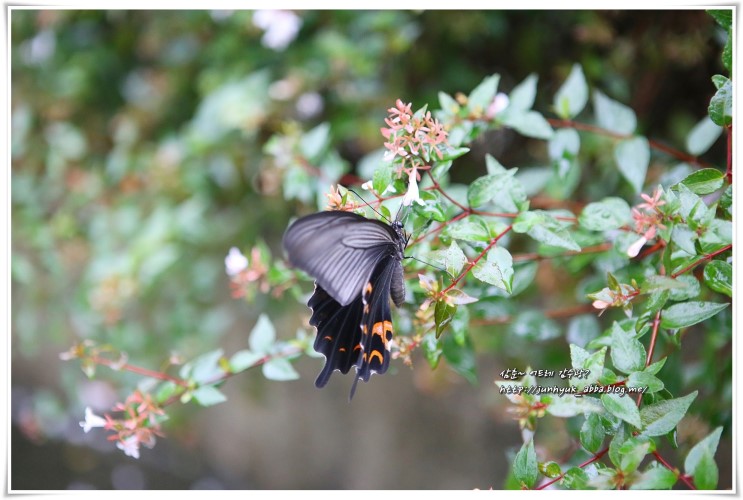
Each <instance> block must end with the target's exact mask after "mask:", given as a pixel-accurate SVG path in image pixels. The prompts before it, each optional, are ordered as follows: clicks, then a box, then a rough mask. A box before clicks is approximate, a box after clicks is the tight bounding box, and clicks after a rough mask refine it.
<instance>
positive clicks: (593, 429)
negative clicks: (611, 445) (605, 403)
mask: <svg viewBox="0 0 743 500" xmlns="http://www.w3.org/2000/svg"><path fill="white" fill-rule="evenodd" d="M605 435H606V432H605V431H604V426H603V425H602V424H601V418H599V416H598V415H597V414H595V413H590V414H589V415H588V417H587V418H586V420H585V421H584V422H583V426H582V427H581V428H580V444H581V446H583V448H585V449H586V451H588V452H589V453H596V452H598V451H599V448H601V444H602V443H603V442H604V436H605Z"/></svg>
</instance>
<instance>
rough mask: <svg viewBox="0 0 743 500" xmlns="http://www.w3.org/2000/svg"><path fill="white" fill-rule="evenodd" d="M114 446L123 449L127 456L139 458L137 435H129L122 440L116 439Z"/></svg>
mask: <svg viewBox="0 0 743 500" xmlns="http://www.w3.org/2000/svg"><path fill="white" fill-rule="evenodd" d="M116 447H117V448H118V449H120V450H121V451H123V452H124V455H126V456H127V457H133V458H139V439H138V438H137V436H129V437H128V438H126V439H124V440H123V441H118V442H117V443H116Z"/></svg>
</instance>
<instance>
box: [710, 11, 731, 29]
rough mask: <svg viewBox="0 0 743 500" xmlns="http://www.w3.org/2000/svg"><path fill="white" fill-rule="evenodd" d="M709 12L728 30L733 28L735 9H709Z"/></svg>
mask: <svg viewBox="0 0 743 500" xmlns="http://www.w3.org/2000/svg"><path fill="white" fill-rule="evenodd" d="M707 14H709V15H710V16H712V17H713V18H714V20H715V21H717V23H718V24H719V25H720V26H722V27H723V28H725V29H726V30H730V29H732V27H733V11H732V10H731V9H707Z"/></svg>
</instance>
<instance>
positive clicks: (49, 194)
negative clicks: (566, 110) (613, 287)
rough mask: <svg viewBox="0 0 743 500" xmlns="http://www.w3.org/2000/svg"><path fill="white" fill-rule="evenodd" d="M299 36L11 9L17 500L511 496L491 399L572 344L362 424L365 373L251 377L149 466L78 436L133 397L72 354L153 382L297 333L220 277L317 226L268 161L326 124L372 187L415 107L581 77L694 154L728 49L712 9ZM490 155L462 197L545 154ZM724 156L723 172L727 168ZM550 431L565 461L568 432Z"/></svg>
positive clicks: (189, 412) (448, 376)
mask: <svg viewBox="0 0 743 500" xmlns="http://www.w3.org/2000/svg"><path fill="white" fill-rule="evenodd" d="M262 15H265V13H263V14H262ZM295 15H296V17H294V18H292V17H291V16H289V17H286V16H284V17H276V16H275V15H274V17H273V18H272V17H270V15H269V16H268V17H267V19H268V21H267V23H268V24H271V23H273V24H272V25H271V26H270V27H268V28H267V27H266V26H268V24H261V19H262V18H261V17H260V16H254V13H253V12H249V11H245V12H240V11H235V12H232V11H186V12H179V11H75V10H43V11H38V10H13V11H12V12H11V15H10V31H11V52H10V55H11V71H12V75H11V84H12V124H11V125H12V130H11V140H12V152H11V155H12V205H11V206H12V263H11V264H12V344H11V356H12V373H11V407H12V408H11V416H12V428H11V445H12V448H11V456H10V460H11V466H12V473H11V475H10V480H11V487H12V488H13V489H68V488H101V489H110V488H151V489H160V488H172V489H193V488H207V489H220V488H228V489H252V488H272V489H275V488H282V489H294V488H370V489H377V488H403V489H407V488H415V489H429V488H449V489H453V488H456V489H472V488H490V487H493V488H496V489H497V488H502V487H503V485H504V481H505V477H506V475H507V472H508V462H509V461H510V460H511V459H512V456H513V453H514V451H515V450H516V449H517V447H518V446H519V445H520V442H521V439H520V436H519V432H518V426H517V423H516V422H515V421H513V420H512V419H511V417H510V416H509V415H508V414H507V413H506V412H505V408H506V406H507V405H506V401H505V398H503V397H502V396H499V395H498V394H497V389H496V387H495V385H494V384H493V383H492V381H493V380H494V379H495V378H496V376H497V373H499V372H500V371H501V370H502V369H504V368H507V367H513V366H514V364H513V363H514V360H523V359H527V360H528V361H527V362H528V363H530V364H531V365H532V366H534V367H542V366H544V364H546V363H547V361H546V360H547V359H548V356H549V353H550V352H552V351H558V350H559V351H562V356H563V357H564V356H565V353H564V351H565V350H566V348H567V347H566V343H565V342H564V341H562V342H554V341H553V342H551V343H550V342H547V343H543V344H538V345H530V344H523V343H521V344H517V347H515V348H514V349H513V350H511V351H508V350H506V351H505V352H502V353H501V352H499V353H493V352H488V353H486V354H485V355H483V356H482V357H481V358H480V360H479V364H478V372H479V380H480V382H479V384H478V385H477V386H472V385H470V384H469V383H467V382H466V381H465V380H464V379H462V378H461V377H459V376H457V375H455V374H454V373H453V372H451V371H450V370H447V368H446V367H445V366H442V367H439V369H438V370H436V371H434V372H431V370H430V369H429V368H428V366H427V365H426V364H425V362H424V361H423V360H422V359H420V358H417V359H416V364H415V370H410V369H408V368H407V367H405V366H403V365H402V364H401V363H399V364H397V365H394V363H393V367H392V369H391V370H390V372H389V373H388V374H387V375H385V376H383V377H382V376H378V377H374V378H373V380H372V381H371V383H369V384H365V385H364V384H362V385H363V387H360V388H359V389H360V390H359V393H358V394H357V396H356V398H355V400H354V401H353V403H352V404H348V401H347V394H348V388H349V387H348V386H349V383H350V378H349V377H346V378H343V377H339V376H336V377H334V378H333V380H332V381H331V383H330V385H329V386H328V387H327V388H326V389H324V390H322V391H320V390H316V389H315V388H314V387H313V385H312V380H313V379H314V377H315V375H316V373H317V372H318V371H319V369H320V367H321V365H322V361H321V360H318V359H309V358H306V359H301V360H300V361H299V362H298V363H297V369H298V370H299V372H300V373H301V376H302V377H301V378H300V379H299V380H297V381H292V382H272V381H267V380H265V379H263V377H262V376H261V375H260V373H259V372H247V373H245V374H243V375H241V376H240V377H236V378H234V379H232V380H230V381H229V382H228V383H227V385H226V386H225V393H226V394H227V395H228V396H229V401H228V402H226V403H224V404H221V405H218V406H215V407H211V408H198V407H196V406H187V407H178V408H171V409H170V417H171V418H170V420H169V421H168V422H167V423H166V424H165V426H164V429H165V432H166V433H167V437H166V438H165V439H161V440H159V441H158V444H157V446H156V447H155V448H154V449H153V450H147V449H145V450H143V451H142V457H141V458H140V459H139V460H138V461H136V460H133V459H131V458H129V457H125V456H124V455H123V454H122V453H121V452H119V451H118V450H116V449H115V448H114V446H113V444H111V443H109V442H106V440H105V437H104V435H103V432H100V431H99V432H96V431H93V432H91V433H90V434H83V433H82V431H81V429H80V427H79V426H78V421H80V420H82V418H83V410H84V408H85V407H86V406H92V407H93V408H94V409H96V410H97V411H99V412H102V411H104V410H105V409H106V408H108V407H110V406H111V405H112V404H113V403H115V402H116V401H118V400H121V399H122V398H123V396H124V395H125V394H126V393H127V392H128V391H129V390H131V388H132V387H133V385H134V384H136V383H137V381H138V378H137V377H133V376H131V375H127V374H124V373H115V372H111V371H109V370H107V369H105V368H102V369H100V371H99V377H98V378H97V379H95V380H88V379H86V378H85V377H84V375H83V374H82V372H81V371H80V369H79V365H78V364H77V363H75V362H62V361H60V360H59V356H58V355H59V353H60V352H62V351H65V350H67V349H68V348H69V347H70V346H71V345H72V344H74V343H76V342H79V341H80V340H81V339H86V338H90V339H94V340H95V341H96V342H99V343H110V344H112V345H114V346H116V348H118V349H120V350H123V351H126V352H127V353H128V355H129V361H130V362H132V363H133V364H137V365H140V366H146V367H150V368H153V369H157V367H158V366H160V364H161V363H163V362H164V361H166V360H167V359H168V357H169V356H170V355H171V354H172V353H177V354H178V355H180V356H183V357H185V358H187V359H188V358H190V357H193V356H197V355H199V354H201V353H204V352H207V351H210V350H213V349H215V348H218V347H222V348H224V349H225V351H226V352H227V353H232V352H235V351H237V350H239V349H242V348H244V347H245V345H246V342H247V335H248V333H249V332H250V330H251V328H252V326H253V325H254V323H255V321H256V319H257V317H258V315H259V314H260V313H266V314H268V316H269V317H270V318H271V319H272V320H273V321H274V323H275V325H276V327H277V330H278V332H279V336H280V337H282V338H291V337H293V336H294V332H295V331H296V329H297V328H298V327H300V326H301V325H302V324H303V321H306V318H307V311H306V309H305V308H304V307H303V306H302V305H301V304H297V303H296V302H295V301H293V300H290V299H289V298H288V297H287V298H286V299H285V300H280V299H274V298H271V297H270V296H267V295H263V294H257V295H256V296H255V297H253V298H252V300H250V301H249V302H246V301H240V300H234V299H233V298H231V296H230V289H229V279H228V278H227V276H226V275H225V272H224V257H225V255H226V254H227V251H228V250H229V248H230V247H231V246H237V247H240V248H241V249H243V251H244V252H247V249H248V248H249V247H250V246H252V245H253V244H254V243H255V242H256V241H257V240H258V239H259V238H260V239H263V240H265V241H266V242H267V243H268V245H269V247H270V248H272V249H273V251H274V254H275V255H276V256H279V255H280V252H279V241H280V237H281V235H282V233H283V231H284V229H285V227H286V223H287V222H288V220H289V218H290V217H292V216H294V215H296V214H297V213H299V212H305V213H306V212H307V211H311V210H313V209H314V208H316V207H315V202H314V198H313V195H311V194H310V193H309V191H308V193H302V192H300V193H294V194H293V198H294V199H292V200H290V201H287V200H286V199H285V198H289V196H288V195H287V194H286V193H283V194H282V189H281V186H282V181H281V178H282V168H281V164H280V162H279V161H277V160H276V158H275V156H271V155H267V154H266V153H265V152H264V150H263V148H264V145H265V144H266V142H267V141H268V139H269V138H271V137H272V136H273V135H274V134H276V133H284V134H287V135H289V136H291V135H292V134H295V135H296V134H298V133H299V131H303V130H304V131H306V130H310V129H311V128H313V127H315V126H317V125H318V124H321V123H328V124H329V125H330V130H331V135H332V138H333V146H334V147H335V148H336V149H337V151H338V155H337V156H336V157H334V160H333V162H334V165H335V167H336V171H337V172H339V173H340V172H346V173H348V174H350V175H352V176H353V175H355V174H356V173H357V171H356V170H355V169H356V166H357V165H358V163H359V161H360V160H362V159H363V158H364V157H365V156H366V155H368V154H370V153H373V152H374V151H376V150H378V149H379V148H380V147H381V145H382V142H383V139H382V136H381V134H380V133H379V128H380V127H382V126H383V125H384V124H383V119H384V117H385V116H386V109H387V108H389V107H390V106H392V105H393V104H394V101H395V99H396V98H401V99H403V100H404V101H406V102H412V103H413V108H414V109H416V108H418V107H420V106H422V105H423V104H425V103H428V104H429V105H430V107H431V108H436V107H437V102H438V101H437V93H438V91H440V90H441V91H445V92H447V93H449V94H451V95H454V94H455V93H456V92H459V91H462V92H465V93H466V92H469V90H471V89H472V88H473V87H475V86H476V85H477V84H478V83H479V82H480V81H482V79H483V78H484V77H486V76H488V75H491V74H493V73H500V74H501V84H500V87H501V88H502V89H504V90H505V91H509V90H510V89H511V88H512V87H513V86H514V85H515V84H517V83H518V82H520V81H521V80H523V79H524V78H525V77H526V76H527V75H529V74H530V73H536V74H537V75H538V76H539V93H538V96H537V102H536V104H535V109H539V110H542V111H545V112H546V111H548V110H549V105H550V103H551V97H552V95H553V94H554V92H555V91H556V90H557V88H558V87H559V86H560V84H561V83H562V81H563V80H564V79H565V77H566V76H567V74H568V73H569V71H570V68H571V67H572V65H573V64H574V63H580V64H581V65H582V66H583V69H584V72H585V74H586V77H587V79H588V81H589V83H590V84H592V85H593V86H594V87H595V88H599V89H601V90H602V91H604V92H606V93H607V94H609V95H610V96H612V97H613V98H615V99H617V100H619V101H622V102H624V103H626V104H628V105H629V106H631V107H632V108H633V109H634V110H635V112H636V113H637V115H638V120H639V130H640V131H641V133H643V134H645V135H647V136H648V137H650V138H654V139H658V138H659V139H662V140H663V141H664V142H666V143H669V144H672V145H679V144H682V143H683V138H684V137H685V134H686V133H688V131H689V129H690V128H691V127H692V126H693V125H694V124H695V123H696V122H697V121H699V120H700V119H701V118H702V117H703V116H704V115H705V113H706V108H707V104H708V102H709V98H710V97H711V96H712V94H713V93H714V87H713V85H712V84H711V82H710V77H711V76H712V75H714V74H716V73H723V72H724V70H723V68H722V65H721V63H720V57H719V54H720V51H721V47H722V44H723V43H724V39H723V35H722V32H721V30H720V29H719V28H718V27H717V26H716V25H715V23H714V21H713V20H712V18H711V17H709V16H708V15H706V13H704V12H703V11H696V10H683V11H659V12H656V11H591V12H579V11H556V12H541V11H486V12H478V11H461V12H459V11H447V12H440V11H422V12H418V11H415V12H406V11H300V12H295ZM263 19H266V17H264V18H263ZM277 19H278V21H277ZM282 23H283V24H282ZM292 23H294V24H292ZM293 28H296V29H297V30H298V31H296V32H294V31H292V29H293ZM271 29H273V30H278V31H273V32H271ZM282 30H283V31H282ZM282 37H283V38H282ZM490 139H492V140H489V141H482V142H480V143H478V144H475V146H474V149H473V153H472V154H470V155H468V156H467V157H466V158H463V159H462V161H461V162H460V163H459V164H458V166H457V169H456V173H455V174H454V175H455V176H456V177H458V180H459V181H467V180H469V179H472V178H475V177H477V176H478V175H481V174H482V173H483V172H484V167H483V164H482V158H483V155H484V154H485V153H486V152H489V153H491V154H494V155H495V156H496V157H497V158H498V159H499V160H500V161H501V162H502V163H503V164H505V165H509V166H518V165H528V164H530V163H533V162H535V157H537V158H538V157H539V155H540V148H544V143H542V142H537V141H529V140H526V139H523V138H521V137H519V136H517V135H515V134H513V133H500V132H499V133H496V134H492V136H491V137H490ZM722 142H723V141H719V142H718V144H717V145H716V146H715V148H713V150H712V151H711V152H710V153H709V155H708V156H709V157H710V158H712V160H713V161H718V164H723V163H724V147H723V144H721V143H722ZM353 178H354V177H346V180H350V179H353ZM363 180H366V179H363ZM588 181H589V183H590V177H589V178H588ZM586 191H590V186H589V187H588V188H587V189H586ZM297 199H298V200H303V201H304V202H305V203H301V202H300V201H297ZM542 292H545V293H555V294H559V293H567V294H570V293H572V291H565V290H560V289H559V287H556V286H551V287H550V286H549V285H547V286H545V287H544V288H543V289H542ZM727 318H728V320H729V316H728V317H727ZM491 328H492V329H493V330H494V332H493V333H494V334H495V335H498V334H499V333H500V332H499V330H498V328H497V327H491ZM688 345H689V346H693V344H691V343H689V344H688ZM517 348H518V349H522V352H520V353H519V352H515V350H516V349H517ZM509 363H510V364H509ZM519 363H523V361H519ZM540 363H543V365H541V366H540ZM516 366H521V365H518V364H517V365H516ZM720 418H721V419H723V420H725V419H726V418H727V419H729V418H730V415H727V416H725V415H723V416H721V417H720ZM549 420H550V419H545V421H544V423H543V424H541V425H545V426H549V425H551V424H550V423H549ZM553 420H554V419H553ZM703 420H704V419H702V421H701V422H698V423H697V425H699V426H704V425H705V422H704V421H703ZM718 423H719V422H718ZM723 423H724V422H723ZM692 427H693V425H692ZM698 432H699V433H700V434H701V435H704V434H703V433H702V432H703V430H699V431H698ZM551 435H552V436H553V439H554V440H556V442H558V443H560V442H561V440H562V441H564V442H565V447H566V448H565V450H566V452H567V451H568V450H567V446H568V444H567V441H566V437H565V435H564V431H562V430H561V429H560V427H559V426H558V425H557V424H555V429H554V432H553V433H551ZM724 436H727V437H724V438H723V442H722V443H721V445H720V452H719V453H718V461H719V463H720V472H721V481H720V487H723V488H724V487H729V486H730V484H731V471H730V460H731V458H730V452H731V450H730V445H729V442H730V436H729V434H726V435H724ZM556 447H557V448H559V444H558V445H556ZM553 448H554V447H553ZM540 458H541V457H540ZM545 459H553V460H559V459H560V457H559V456H555V457H545ZM679 465H680V464H679Z"/></svg>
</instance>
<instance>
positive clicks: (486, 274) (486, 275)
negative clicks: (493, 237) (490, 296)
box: [472, 246, 514, 294]
mask: <svg viewBox="0 0 743 500" xmlns="http://www.w3.org/2000/svg"><path fill="white" fill-rule="evenodd" d="M472 275H473V276H474V277H475V278H477V279H479V280H480V281H483V282H485V283H489V284H491V285H495V286H497V287H498V288H501V289H503V290H505V291H506V292H508V293H509V294H510V293H511V290H512V286H513V275H514V272H513V257H511V253H510V252H509V251H508V250H506V249H505V248H503V247H499V246H496V247H493V248H491V249H490V250H489V251H488V255H487V257H486V258H485V259H480V261H479V262H478V263H477V264H475V266H474V267H473V268H472Z"/></svg>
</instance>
